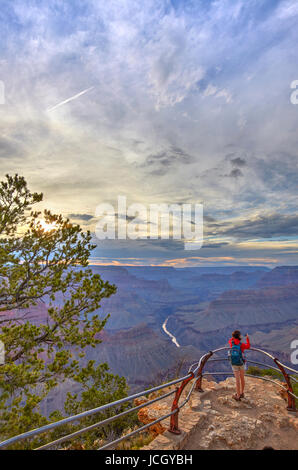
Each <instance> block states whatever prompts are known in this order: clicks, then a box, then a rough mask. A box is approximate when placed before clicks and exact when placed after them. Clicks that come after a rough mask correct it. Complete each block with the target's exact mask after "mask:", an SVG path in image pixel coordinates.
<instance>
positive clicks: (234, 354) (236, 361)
mask: <svg viewBox="0 0 298 470" xmlns="http://www.w3.org/2000/svg"><path fill="white" fill-rule="evenodd" d="M230 361H231V364H232V366H242V365H243V364H244V360H243V356H242V351H241V342H240V343H239V344H235V343H234V340H232V348H231V350H230Z"/></svg>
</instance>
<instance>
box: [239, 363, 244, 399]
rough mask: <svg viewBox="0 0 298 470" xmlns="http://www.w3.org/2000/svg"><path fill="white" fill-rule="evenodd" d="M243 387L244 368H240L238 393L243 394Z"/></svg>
mask: <svg viewBox="0 0 298 470" xmlns="http://www.w3.org/2000/svg"><path fill="white" fill-rule="evenodd" d="M244 387H245V378H244V369H241V370H240V394H241V395H243V394H244Z"/></svg>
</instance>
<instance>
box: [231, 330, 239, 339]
mask: <svg viewBox="0 0 298 470" xmlns="http://www.w3.org/2000/svg"><path fill="white" fill-rule="evenodd" d="M232 336H233V338H235V339H241V333H240V331H239V330H235V331H233V333H232Z"/></svg>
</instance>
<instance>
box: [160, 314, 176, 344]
mask: <svg viewBox="0 0 298 470" xmlns="http://www.w3.org/2000/svg"><path fill="white" fill-rule="evenodd" d="M168 319H169V317H168V318H167V319H166V321H165V322H164V323H163V325H162V329H163V331H164V332H165V333H166V334H167V335H168V336H169V337H170V338H171V340H172V341H173V343H174V344H175V346H177V348H180V344H179V343H178V341H177V340H176V338H175V336H174V335H172V333H170V332H169V331H168V330H167V323H168Z"/></svg>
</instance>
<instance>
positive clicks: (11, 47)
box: [0, 0, 298, 267]
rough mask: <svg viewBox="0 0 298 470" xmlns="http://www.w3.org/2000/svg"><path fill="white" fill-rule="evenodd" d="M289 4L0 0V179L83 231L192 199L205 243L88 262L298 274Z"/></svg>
mask: <svg viewBox="0 0 298 470" xmlns="http://www.w3.org/2000/svg"><path fill="white" fill-rule="evenodd" d="M297 44H298V3H297V1H296V0H291V1H288V0H283V1H278V0H250V1H247V0H242V1H237V0H218V1H202V0H201V1H200V0H194V1H191V0H190V1H188V0H184V1H182V0H171V1H170V0H167V1H163V0H145V1H143V2H140V1H135V0H117V1H114V0H109V1H106V0H105V1H102V0H68V1H63V0H52V1H51V0H49V1H47V2H43V1H38V0H35V1H33V0H27V1H26V0H14V1H11V0H2V1H1V9H0V49H1V55H0V80H1V81H2V83H3V84H4V88H5V90H4V96H3V97H2V98H4V99H2V100H0V102H1V103H2V104H0V126H1V134H0V162H1V175H2V177H3V176H4V175H5V174H6V173H10V174H13V173H15V172H18V173H19V174H21V175H23V176H25V178H26V179H27V181H28V183H29V186H30V188H31V189H32V190H34V191H42V192H43V193H44V199H45V202H44V207H47V208H49V209H52V210H53V211H55V212H61V213H63V214H64V215H65V216H68V217H70V218H71V220H73V221H74V222H78V223H80V224H81V225H82V226H83V227H84V228H85V229H87V228H88V229H90V230H91V231H94V227H95V224H96V221H97V218H96V217H95V210H96V207H97V206H98V204H101V203H103V202H105V203H110V204H112V205H114V206H115V207H117V206H116V204H117V198H118V196H119V195H120V196H121V195H122V196H126V197H127V202H128V204H131V203H142V204H145V205H146V206H148V205H149V204H153V203H168V204H171V203H177V204H182V203H192V204H195V203H202V204H203V206H204V214H205V219H204V245H203V248H201V249H200V250H192V251H186V250H184V242H183V240H181V241H180V240H171V239H170V240H135V241H133V240H128V241H120V240H106V241H98V242H97V243H98V247H97V248H96V250H95V251H94V254H93V258H92V260H91V261H92V262H95V263H99V264H100V263H103V264H112V263H114V264H124V265H125V264H149V265H150V264H153V265H166V266H175V267H183V266H201V265H202V266H208V265H238V264H239V265H268V266H275V265H280V264H291V265H293V264H298V259H297V254H298V211H297V196H298V195H297V181H298V158H297V157H298V105H294V104H292V103H291V100H290V97H291V93H292V91H293V90H292V89H291V83H292V82H293V81H294V80H298V67H297V64H298V50H297Z"/></svg>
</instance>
